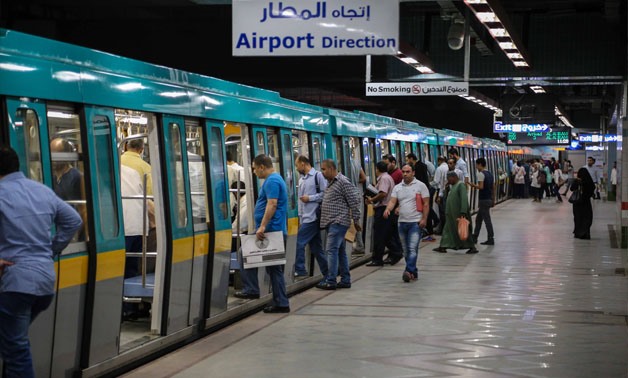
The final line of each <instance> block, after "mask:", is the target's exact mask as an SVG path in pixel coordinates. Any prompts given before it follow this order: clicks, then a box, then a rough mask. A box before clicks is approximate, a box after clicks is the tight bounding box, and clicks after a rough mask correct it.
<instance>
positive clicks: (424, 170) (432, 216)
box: [397, 153, 439, 241]
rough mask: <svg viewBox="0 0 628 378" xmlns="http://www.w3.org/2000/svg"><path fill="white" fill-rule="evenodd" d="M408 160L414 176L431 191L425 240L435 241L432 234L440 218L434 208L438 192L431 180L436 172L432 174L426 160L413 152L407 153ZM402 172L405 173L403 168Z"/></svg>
mask: <svg viewBox="0 0 628 378" xmlns="http://www.w3.org/2000/svg"><path fill="white" fill-rule="evenodd" d="M406 161H407V163H408V164H410V165H411V166H412V167H413V168H414V177H416V179H417V180H419V181H420V182H422V183H423V184H425V186H426V187H427V189H428V190H429V191H430V198H429V200H430V212H429V213H426V214H429V215H428V217H427V223H426V226H425V229H426V230H427V234H426V235H425V238H426V240H425V241H435V240H436V239H434V238H433V237H432V235H433V234H434V228H435V227H437V226H438V222H439V219H438V216H437V215H436V212H435V211H434V209H433V195H434V193H436V189H434V188H432V185H431V182H432V177H434V173H432V174H431V175H430V173H429V167H428V165H427V164H426V163H425V162H422V161H420V160H418V158H417V156H416V155H415V154H413V153H409V154H407V155H406ZM430 164H431V163H430ZM433 167H434V165H432V168H433ZM401 173H402V174H403V169H402V170H401ZM397 185H398V184H397Z"/></svg>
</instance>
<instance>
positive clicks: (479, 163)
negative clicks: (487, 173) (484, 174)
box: [475, 157, 486, 171]
mask: <svg viewBox="0 0 628 378" xmlns="http://www.w3.org/2000/svg"><path fill="white" fill-rule="evenodd" d="M475 168H477V170H478V171H483V170H484V169H485V168H486V159H484V158H483V157H481V158H477V159H475Z"/></svg>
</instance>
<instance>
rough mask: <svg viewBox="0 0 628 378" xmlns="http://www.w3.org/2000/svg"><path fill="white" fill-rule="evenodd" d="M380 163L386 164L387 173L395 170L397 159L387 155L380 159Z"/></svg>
mask: <svg viewBox="0 0 628 378" xmlns="http://www.w3.org/2000/svg"><path fill="white" fill-rule="evenodd" d="M382 161H385V162H386V164H388V172H389V173H390V172H392V171H394V170H395V169H396V168H397V159H396V158H395V157H394V156H393V155H392V154H387V155H384V156H383V157H382Z"/></svg>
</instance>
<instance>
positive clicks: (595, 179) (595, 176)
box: [583, 156, 600, 199]
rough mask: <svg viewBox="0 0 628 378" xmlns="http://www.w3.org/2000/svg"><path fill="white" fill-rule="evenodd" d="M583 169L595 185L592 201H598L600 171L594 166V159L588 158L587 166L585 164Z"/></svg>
mask: <svg viewBox="0 0 628 378" xmlns="http://www.w3.org/2000/svg"><path fill="white" fill-rule="evenodd" d="M583 168H586V169H587V171H589V174H590V175H591V178H592V179H593V183H594V184H595V194H594V195H593V199H600V189H599V186H598V185H599V183H600V171H599V170H598V169H597V167H596V166H595V158H594V157H592V156H589V157H588V158H587V164H585V165H584V167H583Z"/></svg>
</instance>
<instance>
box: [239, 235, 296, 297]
mask: <svg viewBox="0 0 628 378" xmlns="http://www.w3.org/2000/svg"><path fill="white" fill-rule="evenodd" d="M283 245H284V248H285V247H286V235H284V239H283ZM240 264H241V266H240V280H241V281H242V292H243V293H246V294H253V295H259V280H258V278H257V269H258V268H250V269H244V261H241V263H240ZM265 268H266V274H268V275H269V276H270V286H271V290H272V293H273V303H272V304H273V305H274V306H279V307H289V306H290V303H289V302H288V292H287V291H286V280H285V279H284V277H283V268H284V265H269V266H266V267H265Z"/></svg>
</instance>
